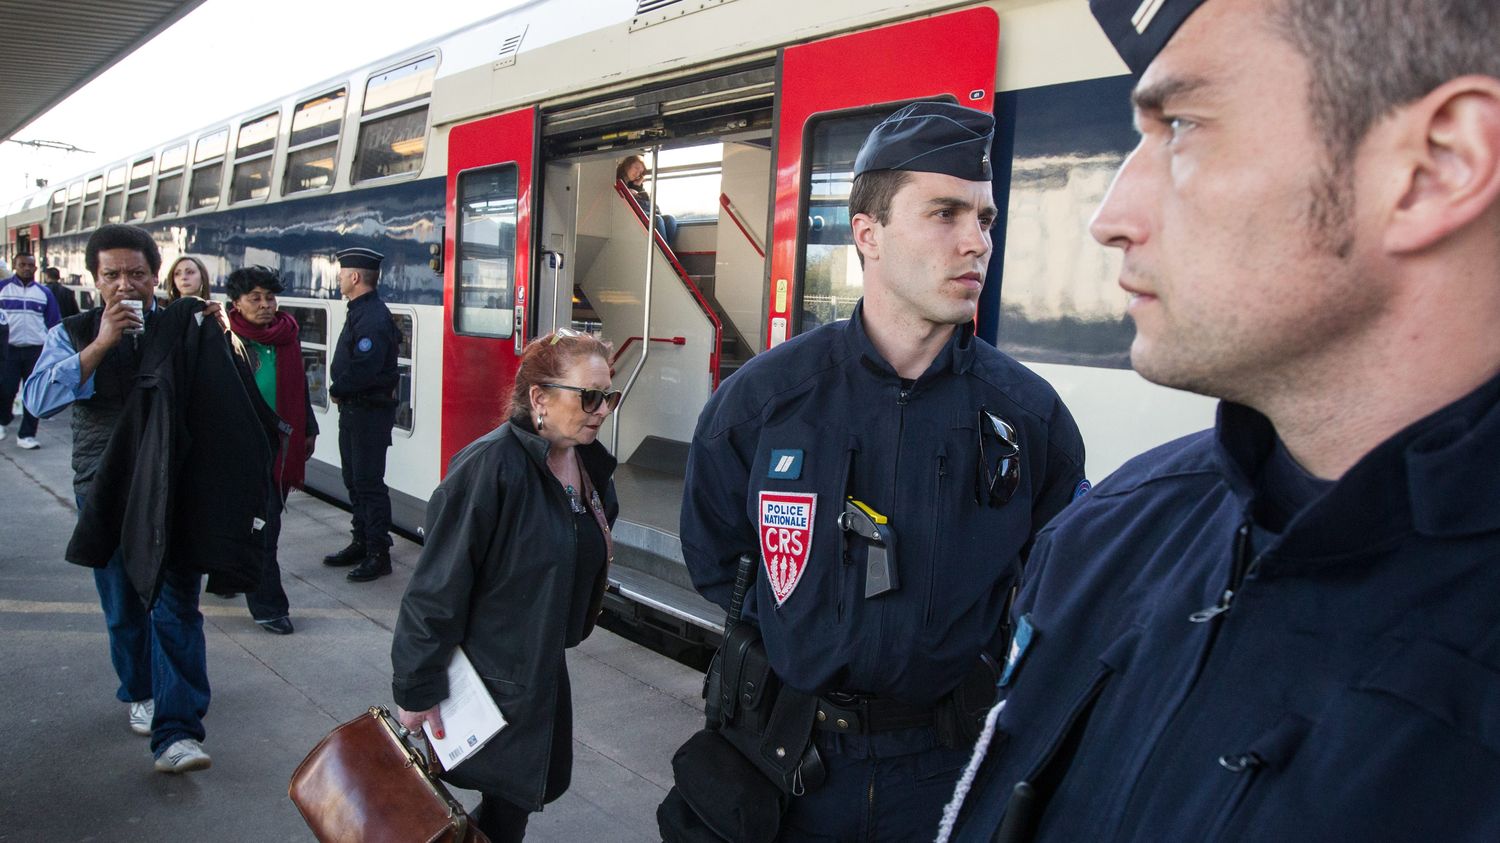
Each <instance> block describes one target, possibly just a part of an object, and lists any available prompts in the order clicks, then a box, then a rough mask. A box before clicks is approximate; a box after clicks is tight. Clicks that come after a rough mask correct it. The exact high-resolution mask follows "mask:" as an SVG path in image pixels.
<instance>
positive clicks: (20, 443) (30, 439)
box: [16, 436, 42, 451]
mask: <svg viewBox="0 0 1500 843" xmlns="http://www.w3.org/2000/svg"><path fill="white" fill-rule="evenodd" d="M16 445H17V447H19V448H21V450H23V451H35V450H36V449H37V448H40V447H42V443H40V442H38V441H36V437H35V436H22V437H21V438H20V439H17V440H16Z"/></svg>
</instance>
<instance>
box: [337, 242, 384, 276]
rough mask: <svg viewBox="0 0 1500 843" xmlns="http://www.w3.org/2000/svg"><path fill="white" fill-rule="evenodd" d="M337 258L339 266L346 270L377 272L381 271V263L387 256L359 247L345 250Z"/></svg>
mask: <svg viewBox="0 0 1500 843" xmlns="http://www.w3.org/2000/svg"><path fill="white" fill-rule="evenodd" d="M336 257H337V258H338V259H339V266H342V267H343V268H345V269H373V270H375V271H376V272H379V271H380V262H381V261H383V260H385V255H382V254H381V253H379V252H377V251H375V250H374V249H362V248H358V247H356V248H353V249H344V250H343V251H341V252H339V253H338V255H336Z"/></svg>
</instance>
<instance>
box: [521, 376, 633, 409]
mask: <svg viewBox="0 0 1500 843" xmlns="http://www.w3.org/2000/svg"><path fill="white" fill-rule="evenodd" d="M537 386H545V387H547V388H549V389H566V390H568V391H569V392H576V393H578V401H579V403H581V404H583V411H584V412H585V413H592V412H594V411H595V410H597V409H599V405H600V404H605V405H608V406H609V411H610V412H611V413H613V412H614V411H615V408H616V407H618V406H620V396H621V395H622V394H623V393H621V392H620V390H618V389H611V390H610V391H608V392H605V391H604V390H602V389H585V388H583V387H581V386H568V385H567V384H565V383H540V384H537Z"/></svg>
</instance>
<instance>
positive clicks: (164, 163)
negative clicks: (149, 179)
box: [161, 143, 187, 173]
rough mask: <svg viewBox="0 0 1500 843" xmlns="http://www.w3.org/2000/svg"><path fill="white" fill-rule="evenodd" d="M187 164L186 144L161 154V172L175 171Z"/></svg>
mask: <svg viewBox="0 0 1500 843" xmlns="http://www.w3.org/2000/svg"><path fill="white" fill-rule="evenodd" d="M186 163H187V144H185V143H184V144H181V145H179V146H174V147H172V148H171V149H169V150H167V151H166V152H163V153H162V154H161V171H162V172H163V173H165V172H167V171H169V170H175V169H177V168H178V167H181V166H182V165H183V164H186Z"/></svg>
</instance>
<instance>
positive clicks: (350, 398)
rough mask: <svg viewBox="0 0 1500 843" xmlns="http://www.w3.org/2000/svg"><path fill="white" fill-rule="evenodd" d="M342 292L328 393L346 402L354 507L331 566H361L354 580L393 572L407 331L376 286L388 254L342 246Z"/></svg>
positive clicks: (344, 452) (343, 446)
mask: <svg viewBox="0 0 1500 843" xmlns="http://www.w3.org/2000/svg"><path fill="white" fill-rule="evenodd" d="M338 260H339V276H338V277H339V292H340V293H342V294H343V296H344V298H346V299H348V300H349V315H348V318H347V319H346V320H345V322H344V330H343V331H342V332H340V333H339V341H338V345H337V346H336V347H335V348H334V352H333V366H332V368H331V369H330V371H329V375H330V378H329V380H330V384H329V387H328V393H329V395H330V396H332V398H333V402H334V403H335V404H337V405H339V461H340V462H341V463H342V464H343V473H344V488H345V489H346V490H348V492H349V504H350V508H351V509H352V510H353V511H354V527H353V530H352V533H353V537H352V538H351V540H350V542H349V545H348V546H347V547H345V548H344V549H343V550H340V551H338V552H337V553H333V554H330V555H328V556H325V557H323V564H324V565H329V566H335V567H337V566H344V565H356V566H357V567H355V568H354V570H352V571H350V572H349V580H350V581H351V582H368V581H370V580H373V579H377V578H379V577H382V576H385V575H386V574H389V573H390V572H391V535H390V531H391V495H390V490H389V489H387V488H386V485H385V452H386V449H387V448H389V447H390V446H391V428H392V427H393V426H394V425H395V423H396V405H397V400H396V387H397V384H398V383H399V381H400V372H399V370H398V369H397V367H396V352H397V349H398V348H399V346H400V344H401V335H400V332H399V331H398V330H397V328H396V323H395V321H394V320H392V319H391V311H390V310H389V309H388V308H387V307H386V306H385V302H383V301H381V300H380V293H379V291H378V290H377V289H376V285H377V284H378V283H379V281H380V263H381V261H383V260H385V256H384V255H382V254H380V253H379V252H376V251H373V250H371V249H362V248H357V249H345V250H343V251H342V252H339V253H338Z"/></svg>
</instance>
